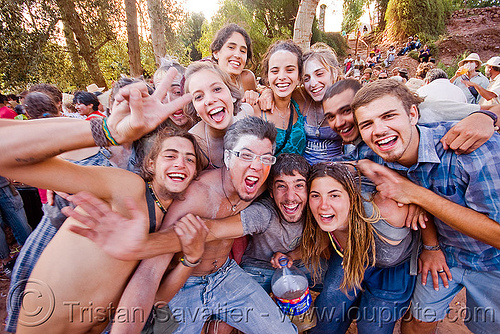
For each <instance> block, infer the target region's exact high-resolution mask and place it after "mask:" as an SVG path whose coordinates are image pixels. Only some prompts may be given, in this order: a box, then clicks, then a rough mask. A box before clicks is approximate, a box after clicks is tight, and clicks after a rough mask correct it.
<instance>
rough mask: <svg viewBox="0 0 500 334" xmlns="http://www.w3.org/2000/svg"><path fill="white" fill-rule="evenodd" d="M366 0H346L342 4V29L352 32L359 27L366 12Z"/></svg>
mask: <svg viewBox="0 0 500 334" xmlns="http://www.w3.org/2000/svg"><path fill="white" fill-rule="evenodd" d="M365 2H366V0H344V4H343V5H342V16H343V19H342V31H345V32H346V33H350V32H352V31H354V30H356V29H357V28H358V23H359V19H360V18H361V16H362V15H363V13H364V9H363V6H364V5H365Z"/></svg>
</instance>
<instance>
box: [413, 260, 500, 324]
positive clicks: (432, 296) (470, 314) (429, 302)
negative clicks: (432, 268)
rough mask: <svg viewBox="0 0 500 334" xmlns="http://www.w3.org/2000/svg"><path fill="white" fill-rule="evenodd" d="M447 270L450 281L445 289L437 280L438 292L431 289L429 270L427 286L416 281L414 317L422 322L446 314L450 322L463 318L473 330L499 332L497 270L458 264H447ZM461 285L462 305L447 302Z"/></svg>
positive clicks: (419, 279) (498, 282) (498, 272)
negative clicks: (463, 290)
mask: <svg viewBox="0 0 500 334" xmlns="http://www.w3.org/2000/svg"><path fill="white" fill-rule="evenodd" d="M450 271H451V275H452V276H453V280H452V281H450V282H449V288H445V287H444V286H443V282H442V281H441V280H439V291H436V290H434V287H433V285H432V277H431V274H430V273H429V275H428V276H427V285H422V284H417V286H416V287H415V292H414V293H413V297H412V305H411V311H412V314H413V316H414V317H415V318H417V319H419V320H421V321H424V322H434V321H440V320H442V319H444V318H445V317H448V319H449V320H450V321H451V322H455V321H456V320H458V319H462V320H463V321H464V323H465V325H466V326H467V328H469V329H470V331H471V332H473V333H477V334H483V333H484V334H487V333H500V320H498V311H499V310H500V299H499V298H498V296H499V295H500V271H499V270H496V271H475V270H469V269H463V268H458V267H450ZM418 281H419V282H420V281H421V274H419V275H418ZM464 287H465V289H466V298H467V301H466V304H465V306H464V305H463V304H462V305H450V303H451V301H452V299H453V298H454V297H455V296H456V295H457V293H459V292H460V290H462V288H464ZM495 317H496V318H495Z"/></svg>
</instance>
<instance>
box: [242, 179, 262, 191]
mask: <svg viewBox="0 0 500 334" xmlns="http://www.w3.org/2000/svg"><path fill="white" fill-rule="evenodd" d="M257 182H259V178H258V177H255V176H247V177H246V178H245V188H246V190H247V192H249V193H252V192H254V191H256V190H257Z"/></svg>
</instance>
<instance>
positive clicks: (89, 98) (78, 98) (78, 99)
mask: <svg viewBox="0 0 500 334" xmlns="http://www.w3.org/2000/svg"><path fill="white" fill-rule="evenodd" d="M73 103H75V104H76V103H81V104H84V105H86V106H88V105H92V110H94V111H97V110H98V109H99V100H98V99H97V96H95V95H94V94H92V93H89V92H85V91H83V90H80V91H77V92H75V97H74V98H73Z"/></svg>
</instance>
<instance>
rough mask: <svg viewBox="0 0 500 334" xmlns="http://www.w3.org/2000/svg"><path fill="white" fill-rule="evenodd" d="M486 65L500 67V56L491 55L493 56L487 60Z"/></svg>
mask: <svg viewBox="0 0 500 334" xmlns="http://www.w3.org/2000/svg"><path fill="white" fill-rule="evenodd" d="M486 65H490V66H495V67H500V57H491V58H490V59H488V61H487V62H486Z"/></svg>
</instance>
